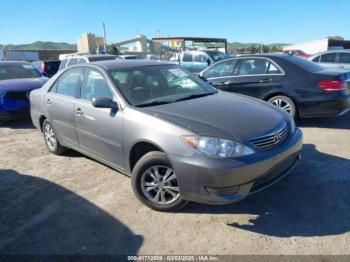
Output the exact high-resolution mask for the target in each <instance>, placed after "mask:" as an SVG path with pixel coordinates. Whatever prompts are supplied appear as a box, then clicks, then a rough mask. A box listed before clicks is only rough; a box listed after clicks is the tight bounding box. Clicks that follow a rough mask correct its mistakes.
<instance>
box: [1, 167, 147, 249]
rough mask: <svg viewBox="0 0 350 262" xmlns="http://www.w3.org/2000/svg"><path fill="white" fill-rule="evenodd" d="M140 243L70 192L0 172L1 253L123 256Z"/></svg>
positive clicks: (139, 238)
mask: <svg viewBox="0 0 350 262" xmlns="http://www.w3.org/2000/svg"><path fill="white" fill-rule="evenodd" d="M142 242H143V238H142V237H141V236H137V235H135V234H133V233H132V232H131V231H130V230H129V229H128V228H127V227H126V226H125V225H123V224H122V223H121V222H120V221H118V220H117V219H115V218H114V217H112V216H111V215H109V214H108V213H106V212H105V211H103V210H101V209H100V208H98V207H97V206H95V205H94V204H92V203H91V202H89V201H87V200H86V199H84V198H82V197H80V196H78V195H77V194H75V193H74V192H71V191H69V190H67V189H65V188H63V187H61V186H59V185H57V184H54V183H52V182H50V181H47V180H45V179H41V178H36V177H32V176H27V175H23V174H19V173H17V172H16V171H14V170H0V254H2V255H4V254H16V255H21V254H31V255H38V254H40V255H52V254H59V255H62V254H64V255H86V254H89V255H92V254H94V255H101V254H102V255H123V254H124V255H125V254H136V253H137V251H138V249H139V248H140V246H141V244H142Z"/></svg>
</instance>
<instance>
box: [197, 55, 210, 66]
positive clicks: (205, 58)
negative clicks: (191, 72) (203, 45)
mask: <svg viewBox="0 0 350 262" xmlns="http://www.w3.org/2000/svg"><path fill="white" fill-rule="evenodd" d="M208 59H209V57H208V56H207V55H205V54H200V53H199V54H196V56H195V58H194V61H195V62H197V63H201V64H204V63H208ZM209 61H210V60H209Z"/></svg>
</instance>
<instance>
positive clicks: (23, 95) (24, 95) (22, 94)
mask: <svg viewBox="0 0 350 262" xmlns="http://www.w3.org/2000/svg"><path fill="white" fill-rule="evenodd" d="M6 99H8V100H28V91H18V92H16V91H10V92H7V93H6Z"/></svg>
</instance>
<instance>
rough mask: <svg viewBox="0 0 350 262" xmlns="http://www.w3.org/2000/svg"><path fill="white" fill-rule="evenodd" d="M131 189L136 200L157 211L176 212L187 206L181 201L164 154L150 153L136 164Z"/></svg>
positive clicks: (158, 152)
mask: <svg viewBox="0 0 350 262" xmlns="http://www.w3.org/2000/svg"><path fill="white" fill-rule="evenodd" d="M131 182H132V188H133V191H134V193H135V195H136V196H137V198H138V199H139V200H140V201H141V202H142V203H143V204H144V205H146V206H148V207H150V208H152V209H154V210H157V211H177V210H179V209H181V208H183V207H185V206H186V205H187V204H188V201H186V200H183V199H181V196H180V190H179V186H178V181H177V177H176V174H175V172H174V170H173V169H172V167H171V164H170V162H169V160H168V159H167V158H166V156H165V154H164V153H163V152H160V151H152V152H149V153H147V154H145V155H144V156H143V157H141V159H140V160H139V161H138V162H137V163H136V165H135V167H134V169H133V171H132V177H131Z"/></svg>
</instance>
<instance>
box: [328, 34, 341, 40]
mask: <svg viewBox="0 0 350 262" xmlns="http://www.w3.org/2000/svg"><path fill="white" fill-rule="evenodd" d="M327 38H328V39H332V40H344V37H341V36H339V35H335V36H328V37H327Z"/></svg>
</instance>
